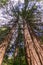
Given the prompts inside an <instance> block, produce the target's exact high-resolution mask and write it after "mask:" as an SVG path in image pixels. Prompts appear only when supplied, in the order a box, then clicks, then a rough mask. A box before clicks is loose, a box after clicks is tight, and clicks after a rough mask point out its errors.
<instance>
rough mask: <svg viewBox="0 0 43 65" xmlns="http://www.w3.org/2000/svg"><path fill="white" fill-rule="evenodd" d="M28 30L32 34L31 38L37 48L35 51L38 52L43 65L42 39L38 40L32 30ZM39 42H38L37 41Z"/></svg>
mask: <svg viewBox="0 0 43 65" xmlns="http://www.w3.org/2000/svg"><path fill="white" fill-rule="evenodd" d="M28 29H29V31H30V34H31V38H32V40H33V43H34V44H33V45H34V47H35V50H36V52H37V55H38V57H39V59H40V62H41V64H42V65H43V50H42V48H41V46H40V43H41V42H40V39H38V38H37V37H35V34H33V32H32V30H31V28H30V27H29V26H28ZM36 38H37V39H38V40H37V39H36Z"/></svg>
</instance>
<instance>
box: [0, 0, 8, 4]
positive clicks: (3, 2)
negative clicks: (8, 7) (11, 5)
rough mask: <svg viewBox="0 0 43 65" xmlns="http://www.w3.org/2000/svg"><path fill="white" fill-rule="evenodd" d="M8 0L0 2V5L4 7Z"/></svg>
mask: <svg viewBox="0 0 43 65" xmlns="http://www.w3.org/2000/svg"><path fill="white" fill-rule="evenodd" d="M7 1H8V0H0V3H1V4H3V5H5V4H6V2H7Z"/></svg>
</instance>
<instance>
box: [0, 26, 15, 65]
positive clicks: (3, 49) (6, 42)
mask: <svg viewBox="0 0 43 65" xmlns="http://www.w3.org/2000/svg"><path fill="white" fill-rule="evenodd" d="M14 29H15V27H13V28H12V30H11V31H10V32H9V34H8V35H7V36H6V37H5V39H4V41H3V42H2V43H1V45H0V65H1V64H2V61H3V58H4V55H5V52H6V49H7V47H8V45H9V42H10V40H11V37H12V34H13V32H14Z"/></svg>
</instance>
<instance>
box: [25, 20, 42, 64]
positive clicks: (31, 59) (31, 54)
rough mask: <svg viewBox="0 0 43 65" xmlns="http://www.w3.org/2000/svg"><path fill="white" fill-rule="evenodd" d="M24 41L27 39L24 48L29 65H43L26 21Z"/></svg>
mask: <svg viewBox="0 0 43 65" xmlns="http://www.w3.org/2000/svg"><path fill="white" fill-rule="evenodd" d="M24 39H25V43H24V46H25V50H26V51H25V53H26V57H27V63H28V65H42V64H41V62H40V59H39V56H38V54H37V52H36V49H35V47H34V43H33V40H32V38H31V35H30V32H29V31H28V27H27V24H26V22H25V21H24Z"/></svg>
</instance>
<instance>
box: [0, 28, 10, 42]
mask: <svg viewBox="0 0 43 65" xmlns="http://www.w3.org/2000/svg"><path fill="white" fill-rule="evenodd" d="M9 31H10V28H9V27H1V28H0V43H1V41H3V40H4V38H5V36H6V35H7V34H8V33H9Z"/></svg>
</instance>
